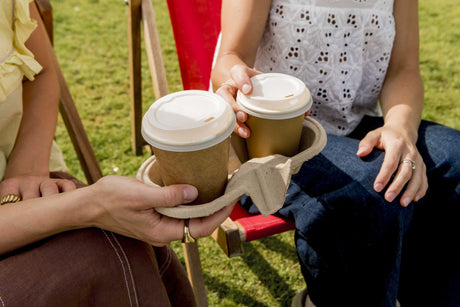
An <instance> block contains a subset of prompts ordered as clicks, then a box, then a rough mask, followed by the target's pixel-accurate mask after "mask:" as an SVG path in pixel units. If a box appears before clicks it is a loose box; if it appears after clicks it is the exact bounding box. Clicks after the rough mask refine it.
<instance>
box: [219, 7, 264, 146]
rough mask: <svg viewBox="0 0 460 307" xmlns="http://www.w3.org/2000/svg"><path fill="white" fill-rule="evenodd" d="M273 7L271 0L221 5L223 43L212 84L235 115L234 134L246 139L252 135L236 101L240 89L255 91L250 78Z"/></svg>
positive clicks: (245, 116)
mask: <svg viewBox="0 0 460 307" xmlns="http://www.w3.org/2000/svg"><path fill="white" fill-rule="evenodd" d="M270 4H271V1H270V0H223V1H222V17H221V20H222V22H221V31H222V42H221V46H220V49H219V53H218V56H217V60H216V64H215V66H214V69H213V71H212V73H211V80H212V84H213V89H214V90H215V91H216V90H217V89H218V91H217V93H218V94H220V95H221V96H223V97H224V99H226V101H227V102H228V103H230V104H231V106H232V108H233V110H234V111H235V114H236V118H237V123H236V126H235V132H236V133H237V134H239V135H240V136H241V137H245V138H246V137H249V134H250V131H249V129H248V127H247V126H246V125H245V124H244V122H245V121H246V120H247V114H246V113H245V112H243V111H241V110H240V109H239V108H238V106H237V104H236V102H235V97H236V92H237V90H238V89H239V90H241V91H243V93H245V94H249V93H250V92H251V91H252V84H251V81H250V77H252V76H254V75H255V74H257V73H258V72H257V71H255V70H253V69H252V67H253V66H254V62H255V57H256V53H257V48H258V46H259V43H260V41H261V39H262V35H263V33H264V29H265V24H266V22H267V18H268V13H269V10H270ZM225 85H228V86H225Z"/></svg>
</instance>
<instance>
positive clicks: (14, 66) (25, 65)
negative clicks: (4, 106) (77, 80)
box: [0, 0, 42, 102]
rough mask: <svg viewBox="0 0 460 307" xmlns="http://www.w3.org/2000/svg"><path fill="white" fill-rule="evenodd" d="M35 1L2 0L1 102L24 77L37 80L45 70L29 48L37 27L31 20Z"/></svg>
mask: <svg viewBox="0 0 460 307" xmlns="http://www.w3.org/2000/svg"><path fill="white" fill-rule="evenodd" d="M31 1H33V0H1V1H0V3H1V4H0V102H1V101H3V100H5V99H6V97H7V96H8V95H9V94H10V93H11V92H12V91H13V90H15V89H16V88H17V86H18V84H19V82H22V79H23V77H24V76H25V77H27V78H28V79H29V80H34V76H35V75H36V74H37V73H39V72H40V70H41V69H42V66H41V65H40V64H39V63H38V62H37V61H36V60H35V59H34V56H33V54H32V52H30V50H29V49H27V48H26V46H25V42H26V41H27V39H28V38H29V36H30V34H31V33H32V32H33V30H34V29H35V27H36V26H37V23H36V21H34V20H32V19H31V18H30V17H29V2H31Z"/></svg>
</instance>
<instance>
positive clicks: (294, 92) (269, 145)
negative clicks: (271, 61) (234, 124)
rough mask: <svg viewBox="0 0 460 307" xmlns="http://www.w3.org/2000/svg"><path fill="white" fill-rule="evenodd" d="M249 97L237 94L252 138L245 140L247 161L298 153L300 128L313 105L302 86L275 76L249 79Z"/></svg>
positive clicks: (281, 76) (285, 77)
mask: <svg viewBox="0 0 460 307" xmlns="http://www.w3.org/2000/svg"><path fill="white" fill-rule="evenodd" d="M251 82H252V85H253V90H252V93H251V94H250V95H244V94H243V93H242V92H241V91H239V92H238V94H237V99H236V101H237V103H238V106H239V107H240V108H241V109H242V110H243V111H245V112H246V113H248V115H249V116H248V120H247V121H246V124H247V125H248V127H249V129H251V136H250V137H249V138H248V139H246V146H247V151H248V156H249V159H252V158H257V157H265V156H269V155H272V154H281V155H284V156H288V157H291V156H293V155H295V154H296V153H297V152H298V148H299V143H300V138H301V134H302V124H303V120H304V116H305V112H307V111H308V110H309V109H310V107H311V104H312V98H311V95H310V91H309V90H308V89H307V88H306V86H305V84H304V83H303V82H302V81H301V80H299V79H297V78H295V77H292V76H289V75H285V74H278V73H267V74H260V75H256V76H254V77H252V78H251Z"/></svg>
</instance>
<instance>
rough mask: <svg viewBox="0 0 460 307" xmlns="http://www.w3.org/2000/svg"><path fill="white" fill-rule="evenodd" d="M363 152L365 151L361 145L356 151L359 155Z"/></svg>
mask: <svg viewBox="0 0 460 307" xmlns="http://www.w3.org/2000/svg"><path fill="white" fill-rule="evenodd" d="M362 152H364V148H362V147H359V148H358V151H357V152H356V154H357V155H360V154H361V153H362Z"/></svg>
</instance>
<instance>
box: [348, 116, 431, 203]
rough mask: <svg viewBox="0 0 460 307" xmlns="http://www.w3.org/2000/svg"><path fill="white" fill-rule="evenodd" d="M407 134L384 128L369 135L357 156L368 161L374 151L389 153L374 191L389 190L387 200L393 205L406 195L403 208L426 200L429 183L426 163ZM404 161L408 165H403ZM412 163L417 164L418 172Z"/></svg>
mask: <svg viewBox="0 0 460 307" xmlns="http://www.w3.org/2000/svg"><path fill="white" fill-rule="evenodd" d="M403 131H404V130H402V129H401V128H400V127H395V126H389V125H384V126H383V127H381V128H378V129H376V130H373V131H371V132H369V133H368V134H367V135H366V137H364V138H363V139H362V140H361V142H360V144H359V148H358V152H357V155H358V156H359V157H365V156H367V155H368V154H369V153H370V152H371V151H372V149H373V148H374V147H375V148H378V149H381V150H384V151H385V158H384V160H383V164H382V168H381V169H380V172H379V174H378V175H377V178H376V179H375V182H374V189H375V190H376V191H377V192H381V191H382V190H383V189H384V188H385V187H386V186H388V188H387V190H386V192H385V199H386V200H387V201H389V202H391V201H393V200H394V199H395V198H396V197H397V195H399V194H400V193H401V192H403V194H402V196H401V201H400V204H401V205H402V206H403V207H406V206H407V205H409V203H410V202H411V201H418V200H420V199H421V198H422V197H423V196H425V193H426V191H427V189H428V180H427V176H426V166H425V163H424V162H423V159H422V157H421V155H420V153H419V152H418V150H417V147H416V146H415V143H414V141H413V140H412V139H413V138H411V137H410V136H409V135H405V134H404V133H403ZM404 160H406V162H403V161H404ZM410 161H414V162H415V164H414V166H415V168H413V167H412V163H411V162H410ZM393 175H394V178H393V179H392V176H393ZM390 181H391V182H390ZM403 190H404V191H403Z"/></svg>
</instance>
